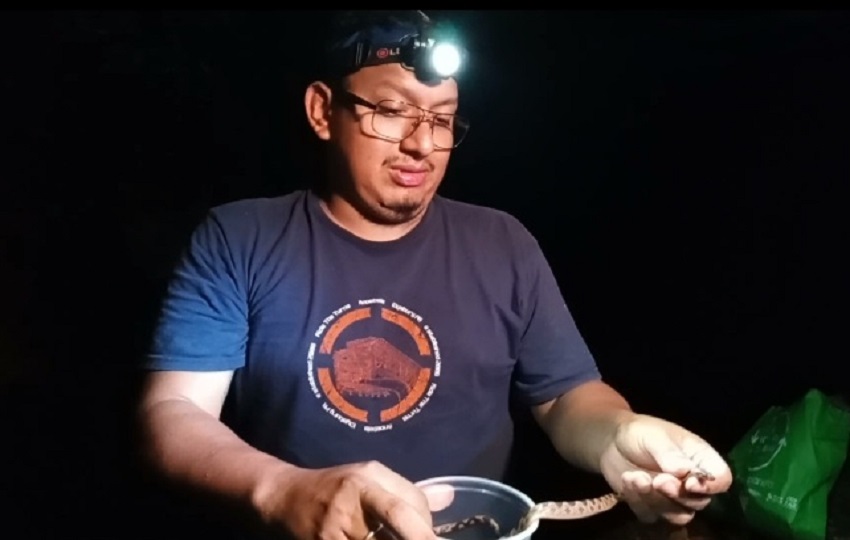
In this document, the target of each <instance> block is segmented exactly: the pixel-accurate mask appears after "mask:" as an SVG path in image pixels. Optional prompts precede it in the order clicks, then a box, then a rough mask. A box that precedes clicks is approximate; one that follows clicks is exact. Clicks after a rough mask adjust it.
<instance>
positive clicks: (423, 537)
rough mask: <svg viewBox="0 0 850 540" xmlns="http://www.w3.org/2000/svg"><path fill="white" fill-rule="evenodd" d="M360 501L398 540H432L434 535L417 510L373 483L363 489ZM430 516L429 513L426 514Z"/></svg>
mask: <svg viewBox="0 0 850 540" xmlns="http://www.w3.org/2000/svg"><path fill="white" fill-rule="evenodd" d="M360 501H361V504H362V505H363V508H364V510H365V511H366V512H367V513H369V514H370V515H371V516H373V517H374V518H375V519H377V520H378V521H380V522H381V523H383V524H384V526H385V527H387V528H389V530H390V532H392V533H393V535H394V536H395V537H396V538H398V539H399V540H434V539H435V538H436V535H435V534H434V532H433V530H431V526H430V524H429V522H428V521H427V520H426V519H424V518H423V517H422V514H421V513H420V511H419V510H417V509H416V508H414V507H413V506H412V505H410V504H409V503H407V502H406V501H405V500H404V499H402V498H400V497H397V496H395V495H393V494H392V493H390V492H389V491H387V490H385V489H384V488H383V487H381V486H379V485H377V484H373V485H371V486H367V487H366V488H364V489H363V491H362V492H361V494H360ZM428 515H429V517H430V513H429V514H428Z"/></svg>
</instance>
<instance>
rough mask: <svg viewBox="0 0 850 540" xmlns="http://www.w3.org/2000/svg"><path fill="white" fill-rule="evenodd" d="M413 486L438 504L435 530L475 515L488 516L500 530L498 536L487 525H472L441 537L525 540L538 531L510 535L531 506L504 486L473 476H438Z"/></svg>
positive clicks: (524, 497)
mask: <svg viewBox="0 0 850 540" xmlns="http://www.w3.org/2000/svg"><path fill="white" fill-rule="evenodd" d="M416 485H417V486H418V487H419V488H420V489H421V490H422V491H423V492H424V493H425V494H426V495H427V496H428V498H429V500H432V501H438V500H439V501H440V504H438V506H439V508H436V509H434V510H433V511H432V514H431V515H432V518H433V523H434V525H435V526H437V525H442V524H444V523H452V522H457V521H461V520H463V519H467V518H470V517H473V516H476V515H487V516H490V517H491V518H493V519H494V520H495V521H496V523H497V524H498V526H499V534H496V532H495V531H494V530H493V529H492V528H490V527H488V526H486V525H473V526H471V527H467V528H465V529H462V530H459V531H455V532H452V533H451V534H446V535H443V537H444V538H450V539H451V540H494V539H495V538H502V539H505V540H507V539H509V540H526V539H528V538H530V537H531V535H532V534H534V532H535V531H536V530H537V527H538V525H539V522H537V521H535V522H533V523H532V524H531V526H530V527H527V528H526V529H525V530H523V531H518V532H517V533H515V534H513V535H512V536H508V535H509V533H510V532H511V531H512V530H513V529H514V528H516V527H517V525H519V521H520V519H521V518H522V516H524V515H525V513H526V512H527V511H528V510H529V509H530V508H531V507H532V506H533V505H534V501H532V500H531V498H530V497H529V496H528V495H526V494H525V493H523V492H521V491H519V490H517V489H515V488H512V487H511V486H508V485H506V484H502V483H500V482H496V481H494V480H489V479H487V478H479V477H475V476H441V477H436V478H429V479H427V480H422V481H420V482H417V483H416Z"/></svg>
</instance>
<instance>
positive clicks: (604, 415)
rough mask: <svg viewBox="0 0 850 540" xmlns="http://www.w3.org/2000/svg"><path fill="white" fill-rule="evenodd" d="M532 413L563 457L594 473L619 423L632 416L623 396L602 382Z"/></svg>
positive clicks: (540, 407)
mask: <svg viewBox="0 0 850 540" xmlns="http://www.w3.org/2000/svg"><path fill="white" fill-rule="evenodd" d="M532 414H533V415H534V417H535V419H536V420H537V422H538V424H540V427H541V428H542V429H543V431H544V432H545V433H546V435H547V436H548V437H549V439H550V440H551V441H552V444H553V445H554V447H555V449H556V450H557V451H558V453H559V454H560V455H561V456H562V457H563V458H564V459H566V460H567V461H569V462H570V463H572V464H574V465H576V466H579V467H582V468H584V469H586V470H589V471H593V472H600V458H601V457H602V453H603V452H604V451H605V450H606V449H607V448H609V447H610V446H611V444H612V442H613V441H614V437H615V435H616V433H617V428H618V426H620V425H621V424H622V423H623V422H624V421H626V420H629V419H631V418H633V417H634V413H633V412H632V411H631V408H630V406H629V404H628V402H626V400H625V398H623V396H622V395H620V393H618V392H617V391H616V390H614V389H613V388H612V387H611V386H609V385H608V384H606V383H604V382H601V381H592V382H588V383H585V384H582V385H580V386H578V387H576V388H574V389H573V390H571V391H569V392H567V393H566V394H564V395H562V396H560V397H558V398H556V399H553V400H551V401H548V402H546V403H543V404H541V405H538V406H536V407H534V408H533V409H532Z"/></svg>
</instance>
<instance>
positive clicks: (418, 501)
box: [369, 463, 431, 523]
mask: <svg viewBox="0 0 850 540" xmlns="http://www.w3.org/2000/svg"><path fill="white" fill-rule="evenodd" d="M373 467H374V470H373V471H369V473H370V474H369V479H370V480H372V481H374V482H377V483H378V484H379V485H380V486H381V487H382V488H384V490H386V491H387V492H389V493H394V494H395V495H396V496H398V497H400V498H402V499H404V500H405V501H406V502H407V503H408V504H410V505H411V506H412V507H413V508H414V509H415V510H416V511H418V512H419V514H420V515H421V516H422V518H424V519H426V520H427V521H428V522H429V523H430V521H431V510H430V509H429V503H428V499H427V497H426V496H425V493H423V491H422V490H421V489H420V488H419V487H418V486H416V485H415V484H413V483H412V482H410V481H409V480H408V479H407V478H405V477H403V476H401V475H400V474H398V473H396V472H395V471H393V470H392V469H390V468H388V467H385V466H384V465H382V464H380V463H375V464H374V465H373Z"/></svg>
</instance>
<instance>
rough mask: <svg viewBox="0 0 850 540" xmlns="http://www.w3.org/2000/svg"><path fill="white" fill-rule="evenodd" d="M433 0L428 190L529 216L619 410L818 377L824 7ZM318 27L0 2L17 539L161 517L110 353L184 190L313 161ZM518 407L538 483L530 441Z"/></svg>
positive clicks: (711, 409)
mask: <svg viewBox="0 0 850 540" xmlns="http://www.w3.org/2000/svg"><path fill="white" fill-rule="evenodd" d="M444 13H445V12H432V14H434V15H440V14H444ZM454 15H455V16H456V17H455V19H454V20H455V22H456V23H457V24H458V26H459V27H460V28H461V29H462V30H463V32H464V36H465V37H466V39H467V46H468V47H469V49H470V50H471V52H472V64H471V65H470V68H469V71H468V75H467V78H466V79H465V81H464V83H463V86H462V105H461V108H462V111H463V112H464V113H465V114H466V115H467V116H468V117H469V118H470V119H471V122H472V126H473V127H472V131H471V132H470V135H469V137H468V139H467V140H466V141H465V142H464V144H463V145H462V146H461V147H460V148H459V149H458V150H457V151H456V153H455V155H454V157H453V161H452V164H451V166H450V171H449V175H448V177H447V179H446V181H445V183H444V186H443V188H442V193H443V194H445V195H447V196H451V197H456V198H459V199H463V200H467V201H471V202H475V203H480V204H484V205H492V206H496V207H499V208H501V209H504V210H506V211H508V212H510V213H512V214H514V215H515V216H517V217H518V218H520V219H521V220H522V221H523V222H524V223H525V224H526V225H527V227H528V228H529V229H530V230H531V231H532V232H533V233H534V234H535V235H536V236H537V237H538V239H539V240H540V242H541V243H542V245H543V248H544V249H545V251H546V254H547V256H548V257H549V260H550V262H551V264H552V266H553V268H554V271H555V274H556V276H557V278H558V280H559V283H560V285H561V287H562V290H563V293H564V295H565V296H566V298H567V300H568V303H569V305H570V307H571V309H572V311H573V313H574V315H575V317H576V319H577V321H578V324H579V326H580V328H581V330H582V332H583V333H584V335H585V337H586V339H587V340H588V342H589V344H590V346H591V348H592V350H593V352H594V353H595V355H596V357H597V360H598V362H599V363H600V366H601V369H602V370H603V372H604V374H605V375H606V377H607V378H608V379H609V380H610V381H611V382H612V383H613V384H614V385H615V386H617V387H618V388H619V389H620V390H622V391H623V392H624V393H625V394H626V395H627V397H628V398H629V399H630V400H631V401H632V402H633V404H634V406H635V407H636V408H637V409H639V410H642V411H644V412H649V413H653V414H659V415H662V416H664V417H666V418H669V419H671V420H674V421H678V422H681V423H683V424H685V425H687V426H689V427H691V428H692V429H694V430H696V431H697V432H699V433H701V434H703V435H705V436H706V437H707V438H709V439H710V440H711V441H712V442H714V443H715V444H716V445H717V446H718V448H720V449H722V450H726V449H727V448H728V447H729V446H730V445H731V444H733V443H734V442H735V441H736V440H737V438H738V437H740V436H741V435H742V433H743V431H744V430H745V429H747V427H749V425H751V424H752V422H754V421H755V419H756V418H757V417H758V415H759V414H761V412H763V411H764V409H766V408H767V407H769V406H770V405H774V404H779V403H786V402H788V401H789V400H793V399H796V398H798V397H799V396H801V395H802V394H803V393H804V392H805V391H806V390H807V389H809V388H819V389H821V390H824V391H826V392H828V393H839V392H844V393H845V394H846V392H847V390H848V383H847V380H848V379H847V377H846V376H843V375H841V373H842V369H843V368H844V366H845V364H846V358H847V354H846V349H845V340H846V338H845V336H846V331H845V324H846V322H847V318H846V316H845V311H846V293H847V285H846V283H847V272H846V269H847V266H846V263H845V262H844V260H845V259H846V257H847V255H846V250H847V245H848V226H847V225H846V217H845V215H846V212H845V207H846V205H847V200H848V199H847V195H848V189H847V180H848V172H850V167H848V125H850V124H848V121H850V114H848V113H850V105H848V96H850V75H848V64H847V58H848V54H850V13H848V12H841V11H790V10H782V11H764V12H750V11H730V12H698V11H598V12H584V11H581V12H577V11H560V12H551V11H528V12H521V11H517V12H467V11H463V12H456V13H454ZM321 21H322V17H321V14H317V13H313V12H304V13H300V14H297V13H294V12H285V11H253V12H252V11H199V12H165V13H163V12H157V11H113V12H51V11H43V12H29V13H14V12H6V13H4V14H3V15H2V17H0V39H2V44H1V45H2V46H0V51H2V52H0V54H2V66H3V72H2V86H0V89H2V93H3V105H4V107H3V114H2V119H0V124H2V127H3V136H4V144H3V155H4V156H5V157H4V159H3V161H2V163H3V167H2V169H0V171H2V173H0V174H2V180H0V210H2V214H0V220H2V221H0V240H2V244H0V246H2V251H0V257H2V258H0V270H2V275H1V276H0V277H2V281H0V293H2V296H0V298H2V309H0V443H2V444H0V448H2V450H0V458H2V461H0V463H2V464H3V467H2V470H0V495H2V496H3V497H4V498H6V499H7V501H6V502H5V503H4V504H3V505H0V515H4V522H6V523H8V521H5V519H6V518H12V522H13V523H14V522H18V521H20V522H21V523H22V524H23V525H24V526H25V527H26V528H27V529H28V531H29V532H28V533H27V534H24V535H23V536H22V538H113V537H114V536H115V534H116V529H115V527H114V526H113V525H111V524H110V521H109V520H110V519H114V520H116V521H117V522H119V523H124V524H125V527H122V528H121V529H120V534H119V536H121V537H124V538H142V537H145V538H147V537H150V538H163V534H164V532H165V530H166V529H164V528H160V527H162V525H161V524H158V522H157V519H158V518H156V517H155V516H153V515H148V514H147V511H148V508H149V507H148V506H146V505H147V504H149V502H145V501H146V499H145V496H144V495H143V494H142V493H140V492H137V491H136V490H134V489H131V488H130V486H131V485H132V482H131V478H132V476H130V470H131V468H130V467H128V455H129V454H128V451H129V450H130V449H131V442H130V439H129V438H128V432H127V426H128V419H127V417H126V414H127V407H128V406H129V404H130V403H131V399H132V396H133V394H132V392H133V389H134V385H133V383H134V379H133V377H132V376H131V374H132V373H133V371H132V368H133V362H134V361H135V360H136V359H137V357H138V355H139V354H140V353H141V352H142V351H143V348H144V345H145V342H146V339H147V336H148V332H149V331H150V325H151V322H152V318H153V316H154V314H155V310H156V308H157V303H158V300H159V295H160V294H161V292H162V290H163V287H164V286H165V282H166V279H167V278H168V273H169V271H170V268H171V265H172V264H173V262H174V260H175V257H176V256H177V255H178V254H179V250H180V249H181V247H182V243H183V242H184V241H185V239H186V236H187V235H188V234H189V232H190V231H191V228H192V227H193V226H194V224H195V223H196V221H197V220H198V219H199V218H200V216H201V215H202V214H203V212H204V211H205V210H206V209H207V208H208V207H209V206H212V205H215V204H219V203H222V202H226V201H230V200H234V199H238V198H245V197H255V196H270V195H278V194H282V193H285V192H287V191H289V190H291V189H293V188H296V187H300V186H302V185H304V184H305V183H306V178H307V177H308V176H309V175H310V174H311V172H312V171H313V170H315V167H316V164H315V163H311V162H310V159H309V158H311V157H314V156H315V154H314V153H313V150H314V141H312V139H311V134H310V133H308V131H307V125H306V121H305V119H304V114H303V106H302V101H301V99H302V95H303V88H304V84H305V83H306V82H307V76H308V75H309V73H310V63H309V61H308V58H309V53H310V50H311V47H313V46H314V45H313V44H312V43H311V42H310V41H309V39H310V38H311V36H312V35H313V34H314V33H315V30H316V28H318V26H317V25H320V24H321ZM305 157H306V158H307V159H305ZM520 428H521V429H520V433H521V434H522V435H523V436H525V435H527V436H529V437H531V439H529V440H528V441H525V440H524V441H523V442H521V444H520V447H519V448H518V456H519V457H520V458H522V457H527V456H528V455H531V454H533V453H536V452H540V451H542V452H543V457H542V458H540V457H538V458H537V459H535V461H534V463H533V464H531V463H526V464H525V465H520V468H521V469H522V468H523V467H524V469H522V470H523V471H524V472H523V473H522V475H523V476H524V477H525V478H526V479H527V481H528V485H527V488H528V489H529V491H530V492H531V493H532V494H542V493H547V490H550V489H552V486H553V485H554V483H555V480H556V479H558V482H561V480H560V478H562V477H560V476H558V475H554V476H553V475H551V474H546V473H545V467H549V466H554V465H556V464H557V460H554V459H553V458H552V456H551V455H550V454H547V453H546V452H547V451H548V450H549V449H548V447H547V446H546V445H545V444H543V443H542V442H541V439H540V438H539V433H537V432H536V431H535V430H534V429H533V428H532V427H531V426H528V425H526V424H524V423H521V426H520ZM519 461H520V462H524V461H523V460H522V459H520V460H519ZM561 473H563V474H564V475H566V476H569V475H570V474H571V472H570V471H569V470H562V471H561ZM559 489H560V491H559V492H560V494H561V496H563V485H561V484H559ZM593 489H595V490H596V491H597V492H598V491H599V489H601V487H600V486H599V485H594V487H593ZM579 491H580V490H578V489H577V490H576V492H575V493H576V495H578V492H579ZM568 493H572V492H570V491H569V490H568ZM597 494H598V493H597ZM155 498H156V497H155ZM127 524H129V526H126V525H127Z"/></svg>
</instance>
